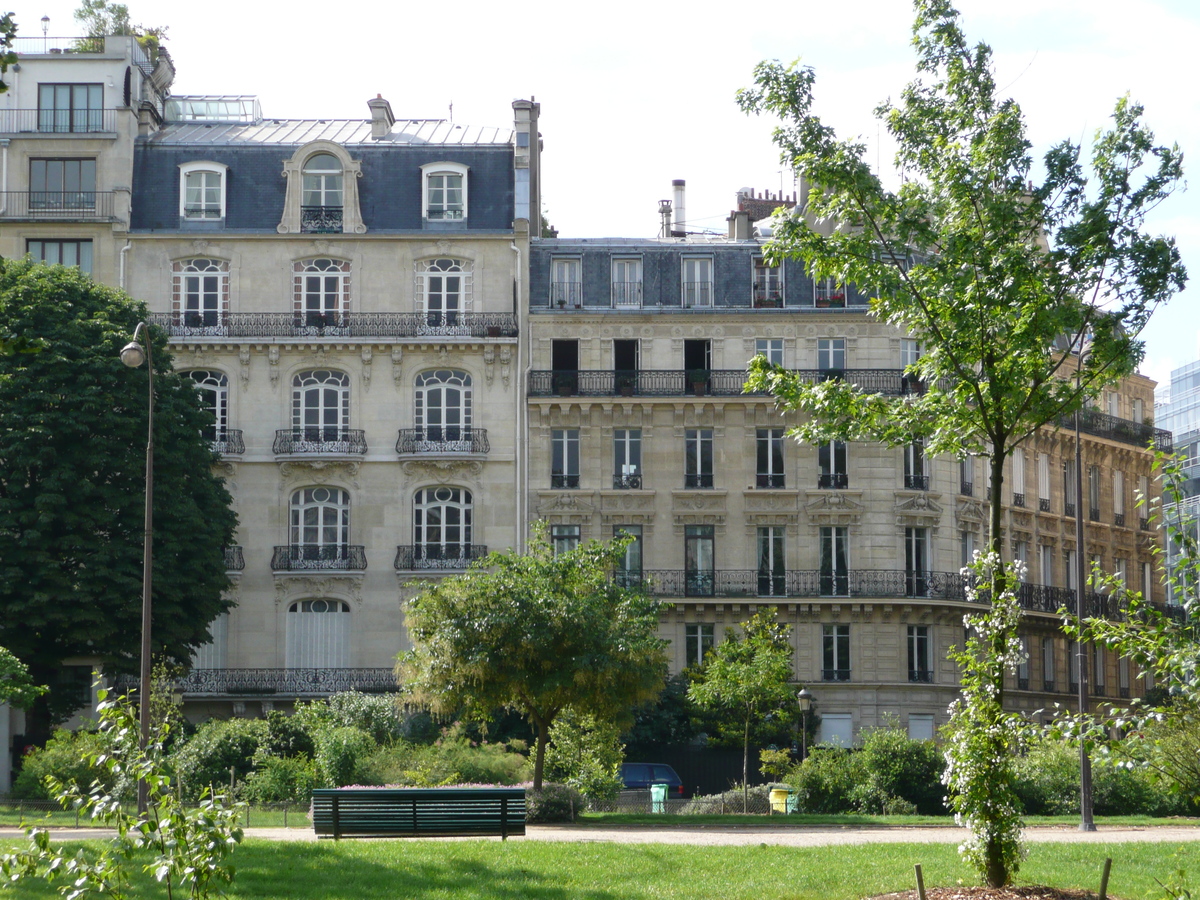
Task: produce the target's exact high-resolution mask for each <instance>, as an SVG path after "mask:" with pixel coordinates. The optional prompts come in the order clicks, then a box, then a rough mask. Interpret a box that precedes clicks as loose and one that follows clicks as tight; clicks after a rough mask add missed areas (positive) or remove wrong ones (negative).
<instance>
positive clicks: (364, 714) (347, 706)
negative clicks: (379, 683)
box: [293, 691, 404, 744]
mask: <svg viewBox="0 0 1200 900" xmlns="http://www.w3.org/2000/svg"><path fill="white" fill-rule="evenodd" d="M293 718H294V719H295V720H296V723H297V724H298V725H299V726H300V727H302V728H303V729H304V730H305V731H307V732H308V733H309V734H310V735H315V734H316V732H318V731H320V730H322V729H324V728H328V727H331V726H332V727H335V728H357V729H359V730H360V731H365V732H366V733H367V734H369V735H370V736H371V738H372V739H373V740H374V741H375V742H376V743H378V744H387V743H390V742H391V741H394V740H397V739H398V738H400V736H401V734H402V733H403V730H404V717H403V716H402V715H401V713H400V710H399V708H398V707H397V706H396V699H395V697H394V696H392V695H390V694H363V693H360V692H359V691H343V692H342V693H340V694H334V695H332V696H331V697H329V699H327V700H315V701H313V702H312V703H298V704H296V713H295V715H294V716H293Z"/></svg>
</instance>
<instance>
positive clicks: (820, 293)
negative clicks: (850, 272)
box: [813, 278, 846, 309]
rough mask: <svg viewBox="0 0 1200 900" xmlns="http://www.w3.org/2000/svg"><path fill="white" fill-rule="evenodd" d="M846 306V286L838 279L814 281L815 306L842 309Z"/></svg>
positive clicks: (817, 279)
mask: <svg viewBox="0 0 1200 900" xmlns="http://www.w3.org/2000/svg"><path fill="white" fill-rule="evenodd" d="M845 305H846V285H844V284H842V282H840V281H838V280H837V279H836V278H814V279H813V306H818V307H821V308H828V309H840V308H841V307H843V306H845Z"/></svg>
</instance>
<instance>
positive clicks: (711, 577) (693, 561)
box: [684, 525, 716, 597]
mask: <svg viewBox="0 0 1200 900" xmlns="http://www.w3.org/2000/svg"><path fill="white" fill-rule="evenodd" d="M713 531H714V529H713V526H712V525H685V526H684V581H685V585H684V592H685V594H686V595H687V596H689V597H711V596H712V595H713V593H714V588H715V587H716V570H715V568H714V566H715V553H714V547H713V543H714V537H713Z"/></svg>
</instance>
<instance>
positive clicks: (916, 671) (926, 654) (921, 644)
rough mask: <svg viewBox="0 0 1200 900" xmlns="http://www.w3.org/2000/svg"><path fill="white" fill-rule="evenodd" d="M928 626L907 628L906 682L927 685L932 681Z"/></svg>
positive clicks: (931, 657) (931, 655)
mask: <svg viewBox="0 0 1200 900" xmlns="http://www.w3.org/2000/svg"><path fill="white" fill-rule="evenodd" d="M929 646H930V645H929V626H928V625H909V626H908V680H909V681H912V682H920V683H923V684H929V683H931V682H932V681H933V654H932V653H930V650H929Z"/></svg>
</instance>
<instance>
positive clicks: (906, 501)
mask: <svg viewBox="0 0 1200 900" xmlns="http://www.w3.org/2000/svg"><path fill="white" fill-rule="evenodd" d="M895 512H896V524H897V525H899V526H902V527H903V526H911V527H927V526H930V525H937V523H938V520H939V519H941V517H942V507H941V506H940V505H939V504H938V503H937V502H936V501H935V500H934V498H933V497H931V496H930V495H929V494H926V493H924V492H920V493H914V494H908V493H905V492H903V491H897V492H896V506H895Z"/></svg>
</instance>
